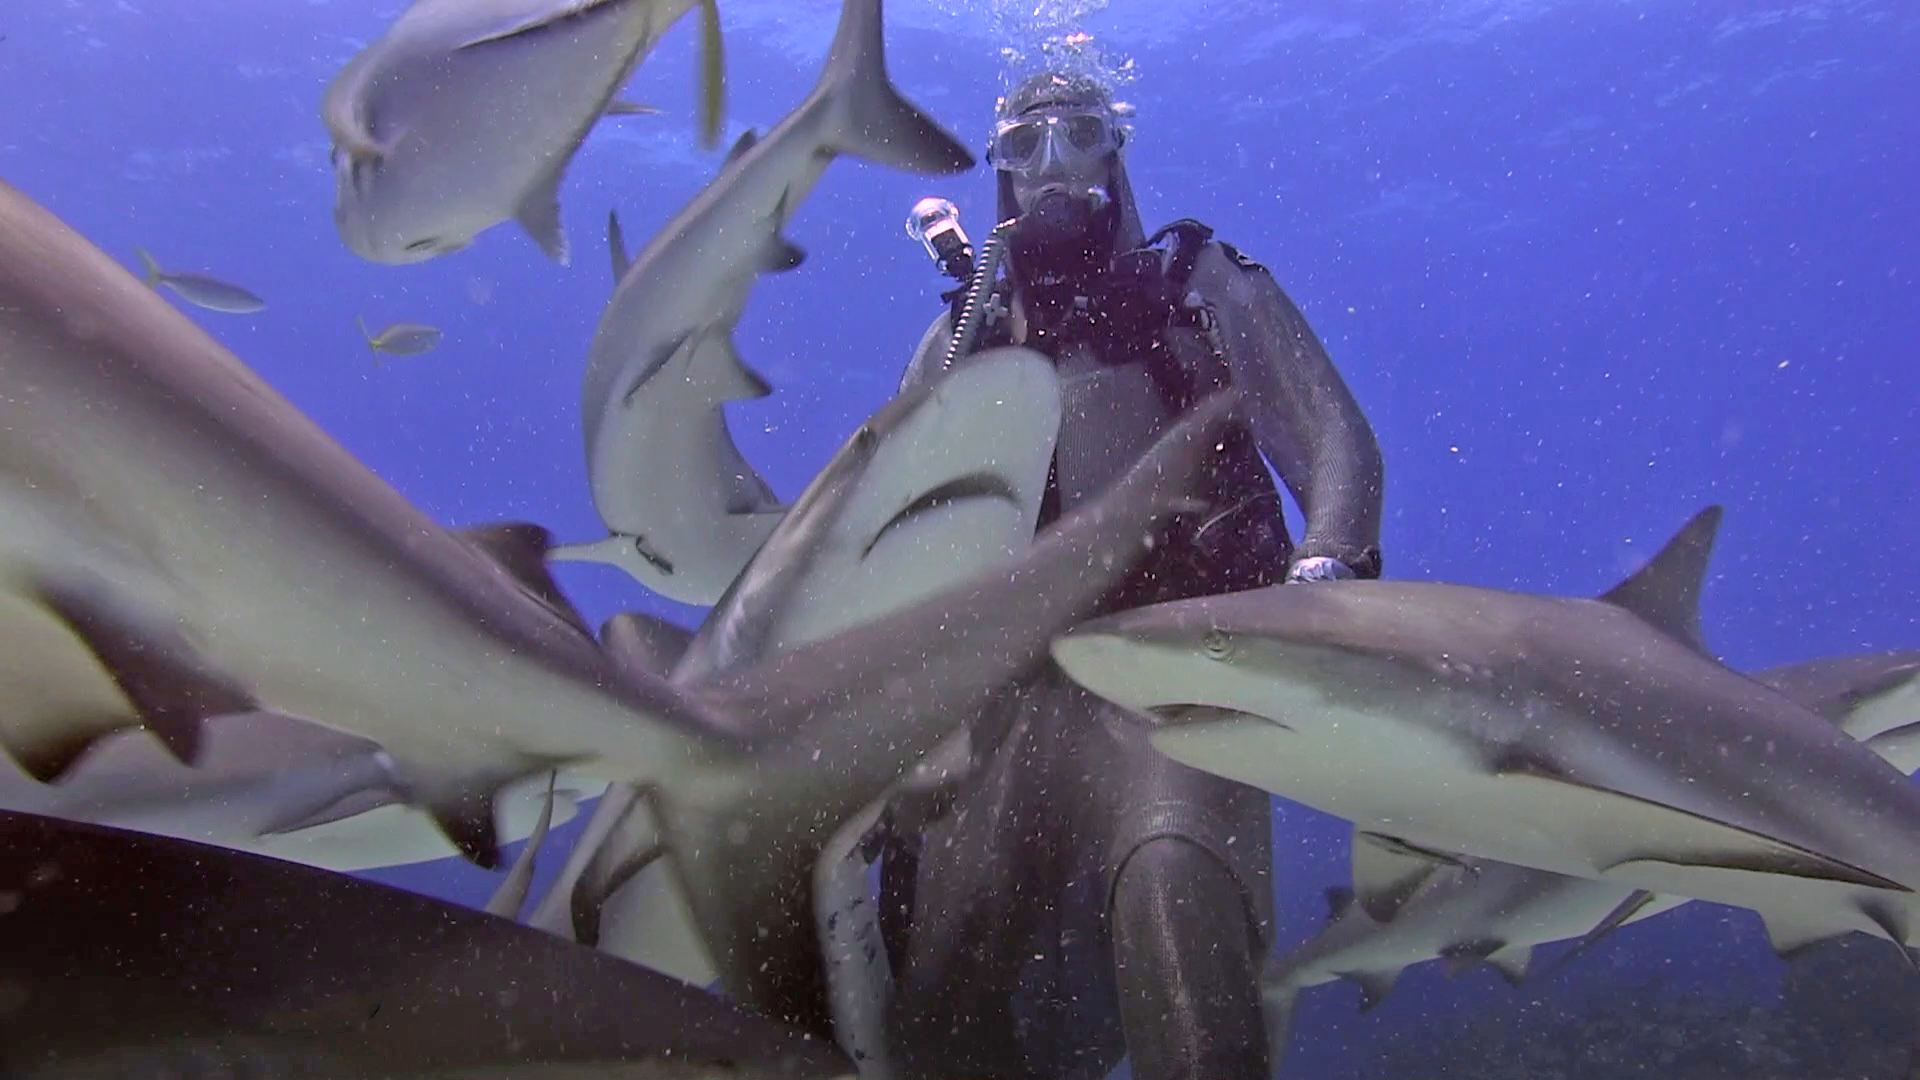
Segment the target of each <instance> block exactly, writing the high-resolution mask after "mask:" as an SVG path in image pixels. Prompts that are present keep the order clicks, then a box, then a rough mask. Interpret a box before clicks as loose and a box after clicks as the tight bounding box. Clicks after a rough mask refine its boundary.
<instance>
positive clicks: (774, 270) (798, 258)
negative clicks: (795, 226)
mask: <svg viewBox="0 0 1920 1080" xmlns="http://www.w3.org/2000/svg"><path fill="white" fill-rule="evenodd" d="M806 261H807V253H806V252H805V251H804V250H802V249H801V247H800V245H799V244H796V243H794V242H793V241H791V240H789V239H787V238H786V237H784V236H781V235H780V234H779V233H774V234H772V235H771V236H769V237H768V238H767V249H766V250H765V251H763V252H761V253H760V269H761V270H762V271H763V272H765V273H769V274H783V273H786V272H787V271H788V270H797V269H799V268H800V264H801V263H803V262H806Z"/></svg>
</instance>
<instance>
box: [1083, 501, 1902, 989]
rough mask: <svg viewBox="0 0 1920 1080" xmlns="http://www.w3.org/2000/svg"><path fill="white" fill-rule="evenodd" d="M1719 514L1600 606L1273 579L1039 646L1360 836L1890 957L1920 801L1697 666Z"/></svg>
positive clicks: (1747, 687) (1741, 685)
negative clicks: (1671, 901)
mask: <svg viewBox="0 0 1920 1080" xmlns="http://www.w3.org/2000/svg"><path fill="white" fill-rule="evenodd" d="M1719 517H1720V513H1719V510H1718V508H1717V507H1716V508H1710V509H1709V510H1707V511H1705V512H1703V513H1701V514H1700V515H1698V516H1697V517H1695V518H1694V519H1693V520H1692V521H1691V522H1689V524H1688V525H1687V527H1686V528H1684V529H1683V530H1682V531H1681V532H1680V534H1679V535H1678V536H1676V537H1675V538H1674V540H1673V541H1671V542H1670V543H1669V544H1668V545H1667V546H1666V547H1665V548H1663V549H1662V550H1661V552H1660V553H1659V554H1658V555H1656V556H1655V557H1654V558H1653V560H1651V561H1650V562H1649V563H1648V564H1647V565H1646V566H1645V567H1644V568H1642V569H1641V570H1640V571H1639V572H1638V573H1636V574H1634V575H1633V576H1632V577H1630V578H1628V579H1627V580H1626V581H1624V582H1622V583H1621V584H1620V585H1618V586H1616V587H1615V588H1613V589H1612V590H1609V591H1608V592H1607V593H1606V594H1605V595H1603V596H1602V597H1600V598H1599V599H1596V600H1585V599H1576V598H1565V597H1550V596H1536V595H1528V594H1520V593H1511V592H1501V591H1498V590H1493V589H1482V588H1468V587H1463V586H1455V585H1440V584H1420V583H1407V582H1336V583H1323V584H1316V585H1314V586H1311V587H1300V586H1286V587H1280V588H1272V589H1264V590H1256V591H1251V592H1245V593H1237V594H1232V595H1229V596H1218V597H1209V598H1204V599H1201V600H1195V601H1184V602H1180V603H1173V604H1165V605H1156V606H1154V607H1148V608H1142V609H1140V610H1137V611H1132V612H1125V613H1121V614H1118V615H1114V616H1110V617H1107V618H1103V619H1099V620H1096V621H1094V622H1092V623H1089V624H1087V625H1086V626H1083V627H1080V628H1077V629H1076V630H1075V631H1073V632H1072V633H1070V634H1067V635H1065V636H1063V637H1062V638H1061V639H1060V640H1059V641H1057V642H1056V643H1055V645H1054V656H1055V659H1056V660H1058V661H1059V663H1060V664H1061V666H1062V667H1063V668H1064V669H1065V670H1066V671H1067V672H1068V673H1069V674H1070V675H1071V676H1072V677H1073V678H1075V679H1076V680H1078V681H1080V682H1081V683H1082V684H1084V685H1086V686H1088V688H1089V689H1092V690H1093V691H1094V692H1095V693H1099V694H1101V695H1102V696H1105V697H1108V698H1110V699H1111V700H1113V701H1115V702H1117V703H1119V704H1121V705H1123V706H1125V707H1127V708H1129V709H1132V710H1136V711H1139V712H1142V713H1145V714H1148V715H1150V716H1153V717H1156V718H1158V720H1159V722H1160V726H1159V727H1158V728H1157V730H1155V732H1154V733H1153V735H1152V741H1153V744H1154V745H1155V746H1156V747H1157V748H1159V749H1160V750H1161V751H1162V752H1163V753H1166V754H1167V755H1169V756H1170V757H1172V758H1173V759H1175V760H1177V761H1181V762H1183V763H1186V764H1189V765H1192V766H1195V767H1197V768H1202V769H1206V770H1208V771H1211V772H1215V773H1218V774H1220V775H1222V776H1227V777H1229V778H1231V779H1235V780H1239V781H1242V782H1244V783H1248V784H1252V785H1253V786H1256V787H1259V788H1262V789H1264V790H1267V791H1271V792H1274V793H1276V794H1280V795H1284V796H1286V797H1288V798H1291V799H1294V800H1296V801H1299V802H1302V803H1305V804H1307V805H1309V806H1313V807H1316V808H1318V809H1321V810H1323V811H1325V812H1328V813H1332V814H1334V815H1336V816H1339V817H1344V818H1346V819H1348V820H1350V821H1352V822H1354V823H1355V825H1356V827H1358V828H1359V829H1361V830H1363V831H1366V832H1369V833H1376V834H1379V835H1382V836H1386V837H1391V838H1393V839H1395V840H1397V841H1400V842H1403V843H1406V844H1408V845H1410V846H1414V847H1417V848H1420V849H1424V850H1434V851H1441V852H1451V853H1460V854H1468V855H1475V856H1479V857H1482V858H1489V859H1498V860H1500V861H1503V862H1509V863H1515V864H1518V865H1522V866H1528V867H1532V868H1535V869H1539V870H1547V871H1552V872H1555V873H1560V874H1565V875H1568V876H1572V877H1583V878H1592V879H1596V880H1600V881H1604V882H1608V883H1610V884H1616V885H1621V886H1625V887H1627V888H1630V889H1631V888H1637V889H1643V890H1646V891H1647V892H1650V893H1654V894H1660V895H1673V896H1684V897H1692V898H1696V899H1703V900H1711V901H1715V902H1719V903H1726V904H1731V905H1734V906H1738V907H1747V908H1751V909H1754V910H1756V911H1758V912H1759V913H1760V915H1761V917H1762V918H1763V919H1764V920H1765V921H1766V924H1767V928H1768V932H1769V935H1770V936H1771V937H1772V939H1773V942H1774V945H1775V947H1776V948H1778V949H1780V950H1782V951H1788V950H1791V949H1793V948H1796V947H1798V946H1800V945H1803V944H1805V943H1807V942H1810V941H1815V940H1819V939H1821V938H1825V937H1830V936H1834V935H1837V934H1842V933H1846V932H1849V931H1859V932H1863V933H1867V934H1871V935H1875V936H1879V937H1884V938H1887V939H1890V940H1892V941H1894V942H1896V943H1900V944H1907V943H1909V942H1910V940H1911V935H1912V933H1913V931H1912V922H1911V918H1910V911H1911V908H1912V906H1913V898H1914V893H1913V889H1914V888H1915V887H1916V886H1920V790H1916V788H1915V787H1914V785H1913V784H1911V783H1910V782H1909V781H1908V779H1907V777H1906V776H1905V775H1904V774H1902V773H1901V772H1900V771H1898V770H1897V769H1896V768H1894V767H1893V766H1892V765H1890V764H1888V763H1887V762H1886V761H1885V760H1883V759H1882V758H1880V757H1878V756H1876V755H1875V753H1874V752H1873V751H1872V750H1869V749H1868V748H1866V747H1865V746H1863V745H1861V744H1860V743H1859V742H1857V741H1856V740H1854V739H1853V738H1850V737H1849V736H1847V735H1846V734H1844V733H1842V732H1841V731H1839V730H1838V729H1836V727H1835V726H1834V725H1833V724H1832V723H1830V722H1828V721H1827V720H1824V719H1822V718H1821V717H1820V716H1818V715H1816V714H1814V713H1812V712H1810V711H1809V710H1807V709H1805V708H1803V707H1801V706H1799V705H1797V704H1795V703H1794V702H1792V701H1790V700H1788V699H1787V698H1785V697H1783V696H1782V695H1780V694H1779V693H1777V692H1775V691H1773V690H1772V689H1770V688H1768V687H1766V686H1764V685H1762V684H1760V683H1758V682H1755V681H1753V680H1751V679H1748V678H1746V677H1745V676H1742V675H1740V674H1738V673H1737V672H1734V671H1731V670H1729V669H1727V668H1726V667H1725V666H1724V665H1722V664H1721V663H1719V662H1718V661H1717V660H1715V659H1714V658H1713V657H1712V656H1711V655H1709V654H1708V653H1707V651H1706V649H1705V648H1704V646H1703V645H1702V644H1701V643H1700V636H1699V630H1698V614H1697V604H1698V599H1699V594H1700V585H1701V581H1702V577H1703V575H1704V573H1705V569H1706V564H1707V560H1708V557H1709V554H1710V552H1711V550H1712V542H1713V538H1714V535H1715V532H1716V530H1717V527H1718V524H1719Z"/></svg>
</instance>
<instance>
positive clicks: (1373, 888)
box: [1353, 830, 1460, 923]
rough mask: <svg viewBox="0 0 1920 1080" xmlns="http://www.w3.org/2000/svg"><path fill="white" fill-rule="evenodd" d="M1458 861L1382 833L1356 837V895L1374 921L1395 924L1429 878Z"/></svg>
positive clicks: (1356, 832)
mask: <svg viewBox="0 0 1920 1080" xmlns="http://www.w3.org/2000/svg"><path fill="white" fill-rule="evenodd" d="M1459 861H1460V860H1459V859H1457V858H1454V857H1451V856H1446V855H1442V854H1440V853H1438V852H1428V851H1425V850H1423V849H1421V848H1417V847H1414V846H1413V845H1411V844H1409V843H1407V842H1406V841H1404V840H1401V839H1398V838H1396V837H1391V836H1383V835H1381V834H1380V833H1372V832H1360V831H1357V830H1356V831H1355V832H1354V834H1353V892H1354V898H1355V899H1356V900H1357V901H1358V902H1359V904H1360V907H1361V908H1362V909H1363V910H1364V911H1366V913H1367V915H1368V916H1369V917H1371V918H1372V919H1373V920H1374V921H1375V922H1382V923H1386V922H1392V921H1393V917H1394V916H1395V915H1398V914H1399V913H1400V906H1401V905H1402V904H1405V903H1406V902H1407V899H1408V898H1409V897H1411V896H1412V895H1413V894H1414V892H1415V891H1417V890H1418V889H1419V888H1420V886H1421V885H1422V884H1423V883H1424V882H1425V881H1426V880H1427V876H1428V875H1430V874H1432V873H1433V872H1434V871H1435V870H1438V869H1439V868H1440V867H1442V866H1444V865H1447V864H1448V863H1455V864H1457V863H1459Z"/></svg>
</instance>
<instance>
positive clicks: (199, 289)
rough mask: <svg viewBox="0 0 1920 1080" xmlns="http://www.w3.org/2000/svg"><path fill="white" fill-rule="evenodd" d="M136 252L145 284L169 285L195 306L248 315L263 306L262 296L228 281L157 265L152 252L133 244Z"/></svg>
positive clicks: (264, 304)
mask: <svg viewBox="0 0 1920 1080" xmlns="http://www.w3.org/2000/svg"><path fill="white" fill-rule="evenodd" d="M134 252H135V253H136V254H138V255H139V256H140V266H141V272H142V274H143V275H144V278H145V281H146V283H147V284H149V285H151V286H153V287H154V288H156V289H157V288H160V287H161V286H165V287H167V288H169V289H172V290H173V291H174V293H175V294H176V295H178V296H179V297H180V299H182V300H185V301H186V302H187V303H189V304H192V305H194V306H195V307H203V308H206V309H207V310H208V311H223V312H226V313H227V314H229V315H251V314H252V313H254V312H256V311H260V310H263V309H264V308H265V307H266V306H267V302H266V301H265V300H262V299H260V298H259V297H257V296H255V295H253V294H252V293H250V292H248V291H247V290H245V289H243V288H241V287H240V286H238V285H235V284H234V283H232V282H231V281H221V280H220V279H219V278H215V277H208V276H207V275H205V274H186V273H173V272H170V271H167V270H162V269H160V264H159V263H157V262H155V261H154V259H153V256H152V255H149V254H148V253H147V250H146V249H145V248H135V249H134Z"/></svg>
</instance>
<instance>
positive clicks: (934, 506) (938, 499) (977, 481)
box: [860, 473, 1020, 559]
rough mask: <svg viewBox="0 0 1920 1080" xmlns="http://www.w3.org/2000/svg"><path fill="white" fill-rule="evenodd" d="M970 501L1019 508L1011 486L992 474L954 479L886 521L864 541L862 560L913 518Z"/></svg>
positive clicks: (972, 474)
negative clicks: (990, 501)
mask: <svg viewBox="0 0 1920 1080" xmlns="http://www.w3.org/2000/svg"><path fill="white" fill-rule="evenodd" d="M969 499H998V500H1001V501H1004V502H1006V503H1008V504H1009V505H1011V506H1014V507H1016V508H1017V507H1019V505H1020V493H1019V492H1017V491H1015V490H1013V486H1012V485H1011V484H1009V483H1007V481H1006V480H1005V479H1003V478H1002V477H1000V476H997V475H994V474H991V473H971V474H969V475H966V476H962V477H957V478H955V479H953V480H949V481H947V482H946V483H944V484H941V485H940V486H938V487H936V488H934V489H932V490H931V491H928V492H927V493H925V494H924V495H921V496H920V497H919V498H917V499H915V500H913V502H911V503H909V504H907V505H906V506H905V507H903V508H902V509H901V510H900V512H899V513H897V514H895V515H893V517H891V518H889V519H888V520H887V523H886V524H885V525H882V526H881V527H880V531H879V532H876V533H874V534H873V539H871V540H868V541H867V546H866V548H865V549H864V550H862V551H861V552H860V557H861V558H862V559H864V558H866V557H867V556H869V555H871V554H873V549H874V548H876V547H878V546H879V545H880V541H881V540H883V539H885V538H886V535H887V534H888V533H890V532H892V531H893V530H895V529H897V528H900V527H901V526H903V525H906V524H907V523H908V522H910V521H912V520H914V519H915V518H918V517H922V516H924V515H926V514H931V513H934V512H936V511H938V510H940V509H941V508H942V507H946V506H952V505H953V504H955V503H959V502H965V501H967V500H969Z"/></svg>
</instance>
